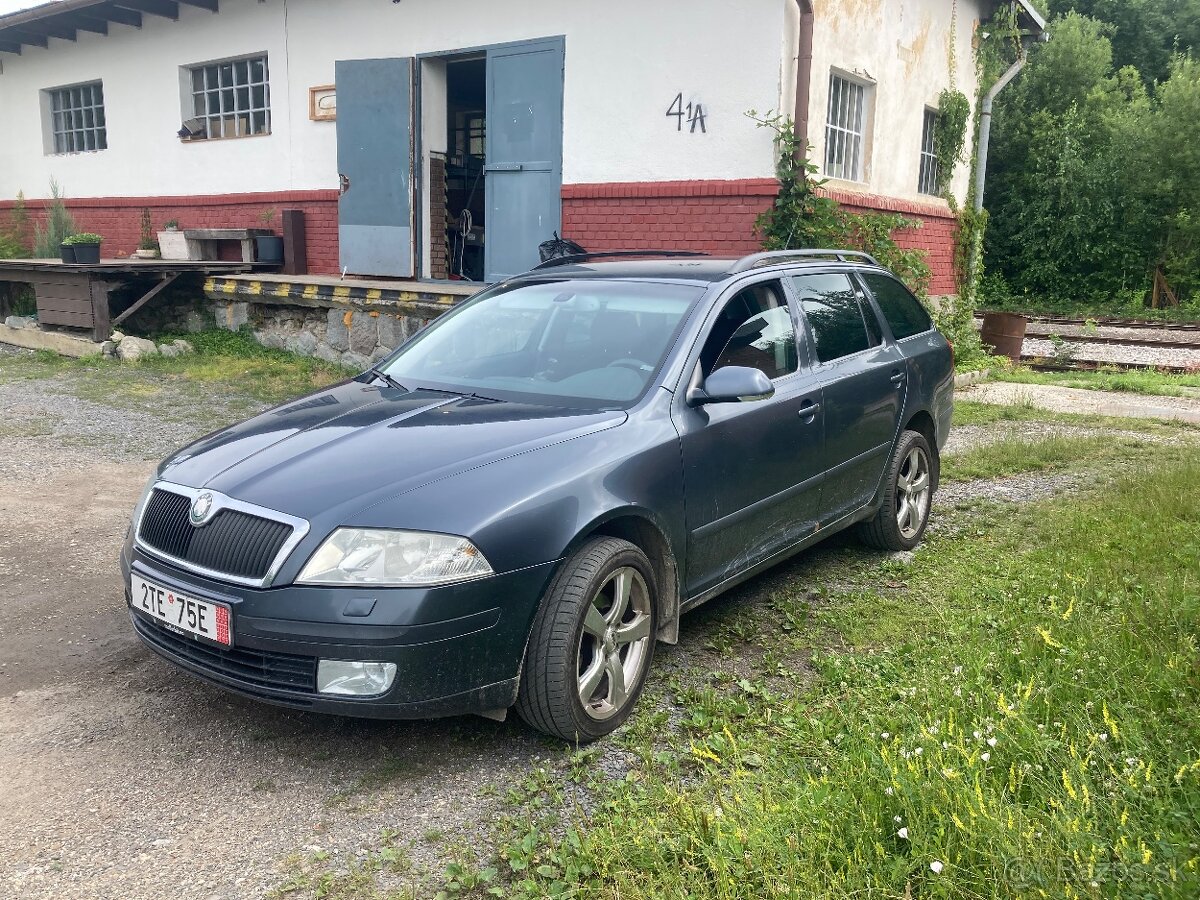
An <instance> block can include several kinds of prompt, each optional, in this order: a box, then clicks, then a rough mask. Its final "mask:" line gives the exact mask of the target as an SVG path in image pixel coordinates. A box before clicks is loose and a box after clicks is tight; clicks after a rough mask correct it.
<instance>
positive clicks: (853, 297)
mask: <svg viewBox="0 0 1200 900" xmlns="http://www.w3.org/2000/svg"><path fill="white" fill-rule="evenodd" d="M792 283H793V284H794V285H795V287H796V295H797V296H798V297H799V298H800V309H801V310H802V311H803V312H804V317H805V318H806V319H808V326H809V328H810V329H811V330H812V336H813V344H814V345H815V347H816V351H817V359H818V360H819V361H820V362H823V363H826V362H831V361H832V360H835V359H841V358H842V357H843V356H850V355H851V354H853V353H858V352H860V351H862V350H867V349H869V348H870V347H871V340H870V338H869V337H868V336H867V326H866V323H865V322H864V321H863V310H862V307H861V306H860V305H859V301H858V293H857V292H856V291H855V290H854V286H853V285H852V284H851V283H850V277H849V276H848V275H797V276H795V277H794V278H793V279H792Z"/></svg>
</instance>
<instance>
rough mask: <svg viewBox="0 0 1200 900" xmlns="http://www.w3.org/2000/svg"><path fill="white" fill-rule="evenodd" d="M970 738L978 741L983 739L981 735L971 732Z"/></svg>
mask: <svg viewBox="0 0 1200 900" xmlns="http://www.w3.org/2000/svg"><path fill="white" fill-rule="evenodd" d="M971 736H972V737H973V738H975V740H979V739H980V738H981V737H983V735H982V734H980V733H979V732H978V731H972V732H971Z"/></svg>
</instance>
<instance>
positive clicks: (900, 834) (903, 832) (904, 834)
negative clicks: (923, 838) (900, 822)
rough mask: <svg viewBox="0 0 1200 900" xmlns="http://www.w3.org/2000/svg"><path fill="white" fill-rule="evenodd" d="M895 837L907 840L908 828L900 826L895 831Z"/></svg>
mask: <svg viewBox="0 0 1200 900" xmlns="http://www.w3.org/2000/svg"><path fill="white" fill-rule="evenodd" d="M896 837H898V838H900V839H901V840H905V841H907V840H908V829H907V828H901V829H900V830H899V831H897V832H896Z"/></svg>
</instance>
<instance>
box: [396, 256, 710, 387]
mask: <svg viewBox="0 0 1200 900" xmlns="http://www.w3.org/2000/svg"><path fill="white" fill-rule="evenodd" d="M701 294H703V289H702V288H700V287H696V286H691V285H674V284H655V283H649V282H619V281H611V282H609V281H599V280H588V279H562V280H555V281H539V282H533V283H528V282H527V283H525V284H518V285H515V286H508V287H501V288H497V289H493V290H490V291H486V292H484V293H483V294H480V295H479V296H478V297H477V298H475V299H474V300H472V301H470V302H468V303H466V304H464V305H463V306H462V307H460V308H459V309H457V310H455V311H454V312H453V313H450V314H449V315H447V316H444V317H443V318H441V319H439V320H438V321H437V322H436V323H435V324H434V325H432V326H430V327H429V328H428V329H426V330H425V331H424V332H422V333H421V334H420V335H418V336H417V337H416V338H415V339H414V340H412V341H410V342H409V343H408V344H406V345H405V346H404V347H403V348H402V349H401V350H400V351H399V352H398V353H397V355H396V356H395V357H393V359H392V360H391V361H390V362H389V363H387V364H386V366H385V371H386V372H387V374H388V375H390V376H392V377H393V378H395V379H396V380H398V381H400V382H401V383H402V384H404V385H405V386H406V387H410V388H416V387H433V388H436V389H440V390H453V391H462V392H464V393H473V394H478V395H479V396H482V397H492V398H495V399H505V400H518V401H522V402H530V403H545V404H552V405H563V404H567V405H571V406H574V407H612V406H625V405H629V404H632V403H633V402H634V401H636V400H637V399H638V398H639V397H641V396H642V394H644V393H645V391H646V389H647V388H648V387H649V386H650V384H651V383H652V381H653V379H654V377H655V375H656V374H657V372H658V370H659V369H660V368H661V366H662V364H663V362H664V361H665V360H666V357H667V353H668V351H669V350H670V348H671V346H672V344H673V343H674V340H675V337H676V335H677V334H678V332H679V329H680V328H681V327H682V323H683V319H684V317H685V316H686V315H687V312H688V310H690V309H691V307H692V304H693V303H695V302H696V300H697V299H699V297H700V296H701Z"/></svg>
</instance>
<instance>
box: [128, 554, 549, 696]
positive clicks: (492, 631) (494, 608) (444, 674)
mask: <svg viewBox="0 0 1200 900" xmlns="http://www.w3.org/2000/svg"><path fill="white" fill-rule="evenodd" d="M132 557H133V558H132V560H131V559H129V558H128V556H127V554H126V553H124V552H123V553H122V555H121V568H122V573H123V575H124V578H125V585H126V591H125V593H126V602H127V603H128V601H129V574H130V571H131V569H132V570H133V571H136V572H137V573H138V574H139V575H140V576H141V577H143V578H145V579H147V580H149V581H152V582H155V583H157V584H160V585H163V586H165V587H168V588H170V589H172V590H175V591H178V592H179V593H182V594H185V595H188V596H193V597H199V598H201V599H207V600H213V601H217V602H220V603H225V604H228V605H229V607H230V610H231V620H232V621H231V630H232V632H233V647H231V648H228V649H226V648H223V647H219V646H217V645H214V644H210V643H207V642H202V641H198V640H196V639H193V638H190V637H185V636H182V635H178V634H175V633H173V632H171V631H169V630H167V629H166V628H164V627H163V626H161V625H160V624H158V623H157V622H155V621H154V620H153V619H151V618H149V617H147V616H145V615H144V614H142V613H141V612H139V611H137V610H136V609H135V608H133V607H130V609H129V615H130V618H131V620H132V623H133V627H134V631H135V633H136V634H137V635H138V637H139V638H140V639H141V640H142V642H143V643H144V644H146V646H147V647H149V648H150V649H151V650H153V651H154V652H155V653H157V654H158V655H159V656H162V657H163V658H164V659H167V660H169V661H170V662H172V663H174V664H175V665H177V666H178V667H179V668H181V669H184V670H185V671H187V672H189V673H191V674H193V675H196V676H198V677H200V678H202V679H204V680H205V681H208V682H210V683H212V684H215V685H218V686H220V687H223V688H226V689H228V690H232V691H235V692H237V693H240V694H243V695H246V696H249V697H253V698H255V699H257V700H263V701H266V702H269V703H275V704H279V705H283V706H289V707H292V708H296V709H307V710H313V711H316V712H325V713H335V714H339V715H349V716H363V717H369V718H391V719H404V718H433V717H437V716H449V715H459V714H464V713H475V712H488V711H492V710H497V709H505V708H507V707H509V706H511V705H512V704H513V702H514V701H515V699H516V690H517V685H518V682H519V676H520V668H521V662H522V658H523V656H524V652H525V642H526V639H527V638H528V635H529V628H530V625H531V623H532V620H533V615H534V613H535V612H536V610H537V604H538V601H539V599H540V597H541V595H542V592H543V590H544V588H545V586H546V584H547V582H548V580H549V578H550V574H551V570H552V568H553V563H546V564H543V565H541V566H535V567H533V568H529V569H523V570H520V571H517V572H509V573H505V574H502V575H494V576H491V577H488V578H483V579H480V580H478V581H472V582H467V583H464V584H458V585H450V586H446V587H437V588H366V589H363V588H343V587H318V586H298V585H283V586H280V587H272V588H265V589H261V588H247V587H240V586H234V585H229V584H225V583H221V582H216V581H212V580H209V579H207V578H203V577H201V576H198V575H195V574H193V573H190V572H185V571H183V570H181V569H178V568H175V567H173V566H170V565H168V564H166V563H164V562H161V561H158V560H155V559H154V558H153V557H151V556H149V555H147V554H144V553H143V552H142V551H141V550H140V549H134V550H133V551H132ZM371 601H373V602H371ZM364 610H366V612H365V614H364ZM318 659H338V660H372V661H378V662H392V663H395V664H396V670H397V671H396V678H395V681H394V682H393V684H392V687H391V689H390V690H389V691H388V692H387V693H385V694H382V695H380V696H377V697H363V698H357V697H338V696H328V695H324V694H318V693H317V690H316V668H317V660H318Z"/></svg>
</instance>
